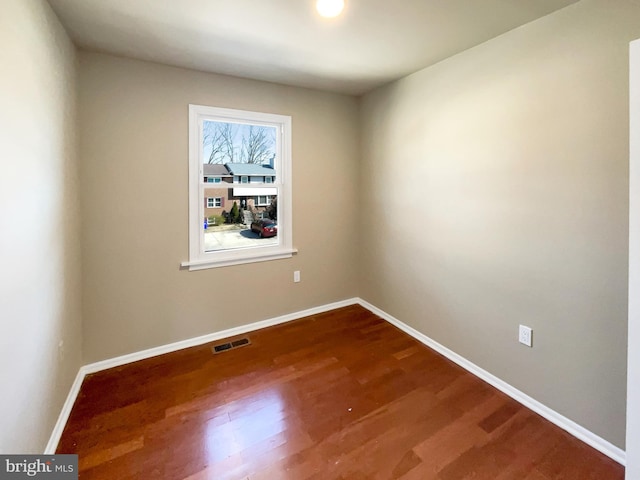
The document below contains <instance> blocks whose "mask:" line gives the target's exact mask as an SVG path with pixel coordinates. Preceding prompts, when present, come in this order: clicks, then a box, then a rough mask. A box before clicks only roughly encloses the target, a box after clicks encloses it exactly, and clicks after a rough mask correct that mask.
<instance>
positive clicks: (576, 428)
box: [45, 298, 626, 465]
mask: <svg viewBox="0 0 640 480" xmlns="http://www.w3.org/2000/svg"><path fill="white" fill-rule="evenodd" d="M354 304H359V305H361V306H362V307H364V308H366V309H367V310H369V311H371V312H373V313H375V314H376V315H378V316H379V317H380V318H382V319H384V320H386V321H387V322H389V323H391V324H392V325H395V326H396V327H398V328H399V329H400V330H402V331H403V332H405V333H407V334H408V335H411V336H412V337H413V338H415V339H416V340H418V341H419V342H421V343H423V344H425V345H426V346H428V347H429V348H432V349H433V350H435V351H436V352H438V353H440V354H441V355H443V356H445V357H446V358H448V359H449V360H451V361H452V362H454V363H456V364H458V365H460V366H461V367H462V368H464V369H465V370H467V371H469V372H470V373H472V374H473V375H475V376H476V377H478V378H480V379H482V380H484V381H485V382H487V383H489V384H490V385H493V386H494V387H495V388H497V389H498V390H500V391H501V392H503V393H505V394H507V395H509V396H510V397H511V398H513V399H514V400H516V401H518V402H520V403H521V404H523V405H524V406H526V407H527V408H530V409H531V410H533V411H534V412H536V413H538V414H539V415H541V416H542V417H544V418H546V419H547V420H549V421H550V422H551V423H553V424H555V425H557V426H558V427H560V428H562V429H563V430H565V431H567V432H569V433H570V434H571V435H573V436H574V437H576V438H578V439H579V440H582V441H583V442H585V443H586V444H587V445H590V446H592V447H593V448H595V449H596V450H598V451H600V452H602V453H604V454H605V455H607V456H608V457H610V458H612V459H613V460H615V461H616V462H618V463H620V464H621V465H625V463H626V454H625V452H624V450H622V449H620V448H618V447H616V446H615V445H613V444H612V443H610V442H608V441H607V440H605V439H603V438H601V437H599V436H598V435H596V434H594V433H593V432H590V431H589V430H587V429H586V428H584V427H582V426H580V425H578V424H577V423H575V422H574V421H572V420H570V419H568V418H567V417H565V416H563V415H560V414H559V413H558V412H556V411H554V410H552V409H550V408H549V407H547V406H545V405H543V404H542V403H540V402H538V401H537V400H535V399H534V398H531V397H530V396H528V395H527V394H525V393H523V392H521V391H520V390H518V389H517V388H514V387H512V386H511V385H509V384H508V383H506V382H504V381H503V380H501V379H499V378H498V377H496V376H495V375H492V374H491V373H489V372H487V371H486V370H483V369H482V368H480V367H478V366H477V365H475V364H474V363H472V362H470V361H469V360H467V359H465V358H464V357H461V356H460V355H458V354H457V353H455V352H453V351H451V350H449V349H448V348H446V347H445V346H443V345H441V344H439V343H438V342H436V341H435V340H432V339H431V338H429V337H427V336H426V335H424V334H423V333H420V332H419V331H417V330H416V329H414V328H412V327H410V326H408V325H406V324H405V323H403V322H401V321H400V320H398V319H397V318H395V317H393V316H391V315H389V314H388V313H386V312H384V311H383V310H380V309H379V308H377V307H375V306H374V305H372V304H370V303H369V302H367V301H365V300H362V299H361V298H351V299H347V300H343V301H340V302H335V303H330V304H327V305H323V306H320V307H315V308H310V309H307V310H302V311H299V312H295V313H290V314H288V315H282V316H280V317H275V318H271V319H268V320H263V321H260V322H255V323H250V324H248V325H243V326H240V327H235V328H230V329H228V330H222V331H219V332H214V333H211V334H208V335H203V336H200V337H195V338H190V339H187V340H182V341H180V342H175V343H170V344H168V345H162V346H159V347H154V348H150V349H147V350H142V351H140V352H135V353H130V354H128V355H122V356H119V357H115V358H111V359H108V360H103V361H101V362H96V363H91V364H89V365H85V366H83V367H81V368H80V370H79V371H78V375H77V376H76V379H75V381H74V382H73V385H72V386H71V390H70V391H69V395H68V396H67V400H66V401H65V403H64V406H63V407H62V411H61V412H60V416H59V417H58V421H57V422H56V425H55V427H54V429H53V432H52V434H51V437H50V439H49V443H48V444H47V448H46V450H45V454H53V453H55V450H56V448H57V446H58V442H59V441H60V437H61V435H62V431H63V430H64V426H65V425H66V423H67V420H68V419H69V415H70V414H71V409H72V408H73V404H74V403H75V400H76V397H77V396H78V393H79V392H80V387H81V386H82V381H83V380H84V377H85V376H86V375H88V374H90V373H96V372H99V371H101V370H106V369H109V368H113V367H119V366H121V365H126V364H127V363H132V362H137V361H138V360H144V359H146V358H151V357H155V356H158V355H163V354H165V353H170V352H175V351H177V350H182V349H184V348H189V347H194V346H197V345H202V344H205V343H209V342H214V341H216V340H220V339H223V338H229V337H233V336H235V335H242V334H244V333H248V332H252V331H255V330H259V329H261V328H266V327H271V326H273V325H279V324H281V323H286V322H291V321H293V320H298V319H300V318H304V317H308V316H310V315H317V314H319V313H324V312H328V311H331V310H335V309H336V308H341V307H346V306H349V305H354Z"/></svg>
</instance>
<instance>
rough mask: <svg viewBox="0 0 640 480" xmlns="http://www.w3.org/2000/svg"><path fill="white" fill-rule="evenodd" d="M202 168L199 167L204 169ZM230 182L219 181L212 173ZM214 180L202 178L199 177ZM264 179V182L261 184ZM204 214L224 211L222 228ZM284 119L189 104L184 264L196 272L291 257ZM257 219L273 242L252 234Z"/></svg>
mask: <svg viewBox="0 0 640 480" xmlns="http://www.w3.org/2000/svg"><path fill="white" fill-rule="evenodd" d="M205 166H206V168H205ZM220 169H225V171H226V170H228V175H229V176H230V178H231V176H232V177H233V180H234V183H227V184H223V185H228V188H221V187H222V185H216V186H215V187H212V186H207V185H208V184H211V183H218V184H219V183H221V181H222V180H221V177H222V176H223V175H227V173H224V174H220V173H219V170H220ZM205 170H206V171H207V173H209V172H211V173H214V172H215V173H214V175H219V176H217V177H216V176H209V175H207V176H204V171H205ZM263 179H264V181H262V180H263ZM207 208H224V210H223V212H222V215H219V214H215V215H219V217H216V218H219V219H221V220H220V221H225V222H226V224H225V225H224V228H222V227H220V226H219V223H218V224H214V225H212V224H211V223H208V225H207V226H208V228H205V222H204V219H205V218H206V217H207V216H210V215H211V213H207V211H206V209H207ZM291 211H292V199H291V117H288V116H283V115H276V114H270V113H258V112H249V111H243V110H231V109H224V108H216V107H207V106H201V105H190V106H189V260H188V261H186V262H183V263H182V266H185V267H189V270H200V269H204V268H213V267H221V266H228V265H234V264H241V263H250V262H259V261H266V260H276V259H281V258H287V257H291V255H292V254H293V253H295V249H294V248H293V241H292V224H291V221H292V215H291ZM260 218H265V219H272V220H274V221H276V222H277V224H278V233H277V235H275V236H266V235H262V236H260V235H259V234H258V233H255V232H252V231H251V222H252V221H253V220H257V219H260Z"/></svg>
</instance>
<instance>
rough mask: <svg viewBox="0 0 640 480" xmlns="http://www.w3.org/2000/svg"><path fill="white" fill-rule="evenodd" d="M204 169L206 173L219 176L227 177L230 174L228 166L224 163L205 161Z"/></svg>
mask: <svg viewBox="0 0 640 480" xmlns="http://www.w3.org/2000/svg"><path fill="white" fill-rule="evenodd" d="M202 171H203V173H204V174H205V175H215V176H218V177H226V176H228V175H229V171H228V170H227V167H225V166H224V165H220V164H218V163H213V164H209V163H205V164H204V165H203V166H202Z"/></svg>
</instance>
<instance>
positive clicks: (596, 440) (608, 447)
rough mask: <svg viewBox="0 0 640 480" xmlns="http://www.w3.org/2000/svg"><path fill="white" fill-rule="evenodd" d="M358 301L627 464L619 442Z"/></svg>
mask: <svg viewBox="0 0 640 480" xmlns="http://www.w3.org/2000/svg"><path fill="white" fill-rule="evenodd" d="M358 303H359V304H360V305H362V306H363V307H364V308H366V309H367V310H370V311H371V312H373V313H375V314H376V315H378V316H379V317H381V318H383V319H384V320H386V321H387V322H389V323H391V324H392V325H395V326H396V327H398V328H399V329H400V330H402V331H403V332H405V333H407V334H408V335H411V336H412V337H413V338H415V339H416V340H418V341H419V342H421V343H424V344H425V345H426V346H428V347H429V348H432V349H433V350H435V351H436V352H438V353H440V354H441V355H443V356H444V357H446V358H448V359H449V360H451V361H452V362H454V363H456V364H458V365H460V366H461V367H462V368H464V369H465V370H467V371H468V372H470V373H472V374H473V375H475V376H476V377H478V378H480V379H481V380H484V381H485V382H487V383H488V384H490V385H493V386H494V387H495V388H497V389H498V390H500V391H501V392H503V393H505V394H507V395H509V396H510V397H511V398H513V399H514V400H516V401H518V402H520V403H521V404H522V405H524V406H525V407H527V408H529V409H531V410H533V411H534V412H536V413H537V414H539V415H541V416H542V417H544V418H546V419H547V420H549V421H550V422H551V423H553V424H555V425H557V426H558V427H560V428H562V429H563V430H565V431H567V432H568V433H570V434H571V435H573V436H574V437H576V438H578V439H579V440H582V441H583V442H584V443H586V444H587V445H590V446H592V447H593V448H595V449H596V450H598V451H600V452H602V453H604V454H605V455H606V456H608V457H610V458H611V459H613V460H615V461H616V462H618V463H619V464H621V465H625V464H626V453H625V451H624V450H622V449H620V448H618V447H616V446H615V445H613V444H612V443H610V442H608V441H607V440H605V439H604V438H602V437H599V436H598V435H596V434H595V433H593V432H591V431H589V430H587V429H586V428H584V427H582V426H580V425H578V424H577V423H575V422H574V421H573V420H570V419H568V418H567V417H565V416H563V415H561V414H559V413H558V412H556V411H555V410H552V409H550V408H549V407H547V406H546V405H543V404H542V403H540V402H538V401H537V400H536V399H534V398H531V397H530V396H529V395H527V394H526V393H523V392H521V391H520V390H518V389H517V388H515V387H512V386H511V385H509V384H508V383H507V382H505V381H503V380H501V379H499V378H498V377H496V376H495V375H493V374H491V373H489V372H487V371H486V370H484V369H482V368H480V367H478V366H477V365H476V364H474V363H472V362H470V361H469V360H467V359H466V358H464V357H461V356H460V355H458V354H457V353H455V352H453V351H451V350H449V349H448V348H447V347H445V346H443V345H441V344H439V343H438V342H436V341H435V340H433V339H431V338H429V337H427V336H426V335H424V334H423V333H420V332H419V331H417V330H416V329H415V328H412V327H410V326H409V325H407V324H405V323H403V322H401V321H400V320H398V319H397V318H395V317H393V316H391V315H389V314H388V313H386V312H384V311H383V310H380V309H379V308H377V307H375V306H373V305H371V304H370V303H369V302H367V301H365V300H362V299H358Z"/></svg>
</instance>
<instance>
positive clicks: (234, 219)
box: [229, 202, 240, 223]
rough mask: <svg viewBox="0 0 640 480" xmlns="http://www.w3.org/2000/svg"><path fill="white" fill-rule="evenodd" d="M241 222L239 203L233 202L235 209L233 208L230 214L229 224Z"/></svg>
mask: <svg viewBox="0 0 640 480" xmlns="http://www.w3.org/2000/svg"><path fill="white" fill-rule="evenodd" d="M239 222H240V209H239V208H238V202H233V207H231V211H230V212H229V223H239Z"/></svg>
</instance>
